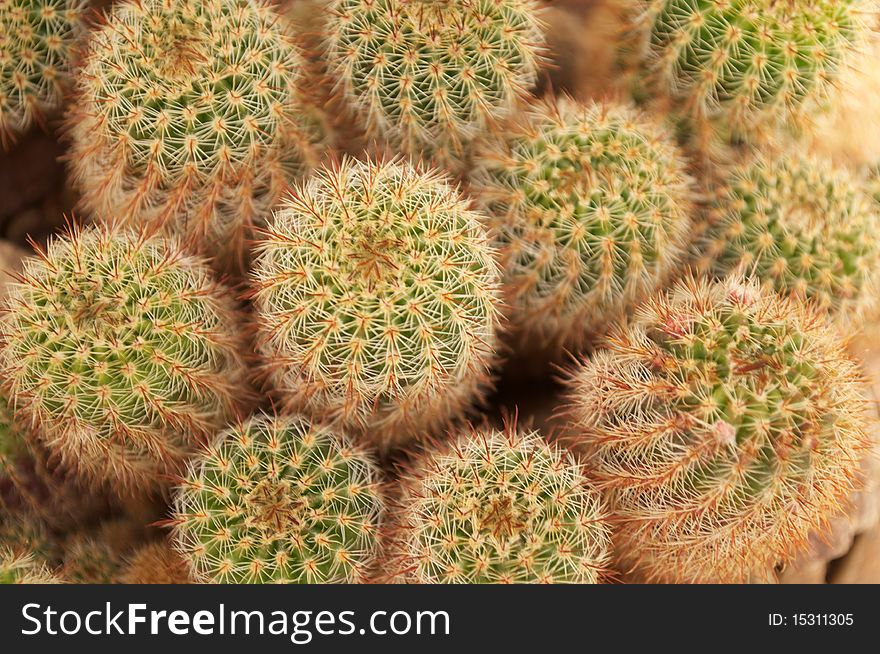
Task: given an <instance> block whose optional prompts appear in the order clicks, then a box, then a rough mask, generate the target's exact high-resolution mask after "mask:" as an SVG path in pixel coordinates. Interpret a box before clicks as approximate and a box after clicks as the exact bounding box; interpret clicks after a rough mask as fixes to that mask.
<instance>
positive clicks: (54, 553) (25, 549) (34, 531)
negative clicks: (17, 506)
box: [0, 511, 59, 561]
mask: <svg viewBox="0 0 880 654" xmlns="http://www.w3.org/2000/svg"><path fill="white" fill-rule="evenodd" d="M0 548H5V549H7V550H9V551H11V552H15V553H18V554H32V555H33V557H34V559H35V560H38V561H53V560H56V559H58V558H59V553H58V548H57V547H56V544H55V542H54V539H52V538H50V536H49V532H48V531H47V530H46V527H45V525H44V524H43V522H42V521H41V520H39V519H38V518H37V517H36V516H34V515H32V514H28V513H24V512H14V513H13V512H10V511H6V512H4V513H3V514H2V517H0Z"/></svg>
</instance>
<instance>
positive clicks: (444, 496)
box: [389, 426, 611, 584]
mask: <svg viewBox="0 0 880 654" xmlns="http://www.w3.org/2000/svg"><path fill="white" fill-rule="evenodd" d="M402 483H403V490H402V494H401V496H400V497H399V498H398V501H399V506H398V507H397V511H396V514H397V515H396V524H395V525H394V527H393V528H392V530H391V534H390V536H389V540H390V542H391V543H392V546H391V548H390V549H391V550H392V552H394V553H395V554H396V555H397V556H396V558H397V567H399V568H400V569H401V571H402V573H403V577H404V579H407V580H409V581H413V582H416V583H470V584H477V583H596V582H598V581H600V580H602V579H603V576H604V574H605V573H606V568H607V564H608V562H609V559H610V551H611V545H610V533H611V529H610V526H609V524H608V522H607V520H606V518H607V516H606V513H605V508H604V505H603V503H602V500H601V498H600V496H599V494H598V492H597V491H595V490H593V489H592V488H591V487H590V485H589V483H588V481H587V479H586V478H585V477H584V471H583V469H582V466H581V465H580V464H579V463H577V462H576V461H575V460H574V458H573V457H572V456H571V454H570V453H568V452H566V451H563V450H560V449H559V448H558V447H556V446H554V445H549V444H548V443H546V442H545V441H544V440H543V439H542V438H541V437H540V435H539V434H538V433H537V432H534V431H518V430H517V429H516V428H515V427H513V426H509V427H507V428H506V429H505V430H504V431H497V430H490V429H482V430H473V431H471V432H470V433H466V434H464V435H463V437H461V438H459V439H458V440H457V441H455V442H454V443H453V444H451V445H448V446H444V447H443V448H442V449H438V450H430V451H427V452H425V453H423V454H422V455H420V456H419V457H418V458H417V459H415V460H414V461H413V463H412V465H411V468H410V469H409V470H408V471H407V472H406V473H405V475H404V478H403V482H402Z"/></svg>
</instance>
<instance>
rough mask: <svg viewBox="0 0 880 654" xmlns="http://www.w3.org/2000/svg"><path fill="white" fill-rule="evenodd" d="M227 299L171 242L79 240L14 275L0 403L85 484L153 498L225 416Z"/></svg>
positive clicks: (74, 236)
mask: <svg viewBox="0 0 880 654" xmlns="http://www.w3.org/2000/svg"><path fill="white" fill-rule="evenodd" d="M229 295H230V292H229V290H228V289H225V288H223V287H221V286H220V285H219V284H217V283H216V282H214V281H213V279H212V277H211V275H210V271H209V270H208V269H207V267H206V266H205V265H204V264H203V262H202V261H201V260H199V259H196V258H194V257H190V256H188V255H185V254H183V253H182V252H181V251H180V249H179V248H178V247H177V245H176V244H174V243H173V242H172V241H167V240H165V239H162V238H158V237H146V236H136V235H134V234H131V233H129V232H126V231H118V230H110V229H106V228H103V227H88V228H85V229H83V230H82V231H79V232H77V231H71V233H70V234H69V235H67V236H63V237H59V238H56V239H55V240H54V241H52V242H51V243H50V245H49V247H48V249H47V250H46V251H45V252H39V256H38V257H33V258H31V259H29V260H27V261H26V262H25V265H24V272H23V274H22V276H21V279H20V281H19V283H17V284H13V285H12V286H11V287H10V288H9V296H8V298H7V299H6V309H7V313H6V314H5V315H4V316H3V319H2V320H0V342H2V352H0V358H2V362H3V366H4V370H5V371H6V375H7V378H6V380H5V382H6V390H7V392H8V393H9V394H10V397H11V398H12V404H13V406H14V407H15V409H16V410H17V411H20V412H21V414H22V417H23V419H25V420H30V421H32V422H34V423H36V424H39V425H41V426H42V427H45V429H43V430H42V431H41V434H40V436H41V438H42V439H43V440H44V441H45V442H46V444H47V445H48V447H49V448H50V449H52V450H53V451H55V452H56V453H57V454H60V456H61V458H62V459H63V460H64V461H65V462H66V463H69V464H70V465H72V466H73V467H76V468H77V469H78V470H80V471H81V472H83V473H85V476H87V477H89V478H91V479H92V480H93V481H96V482H97V481H114V482H116V483H118V484H121V485H123V486H132V485H134V486H146V487H150V486H155V485H156V484H158V483H160V482H161V480H160V479H158V478H157V473H160V474H161V473H163V472H171V471H173V470H174V469H175V468H176V465H179V463H180V460H181V459H182V458H183V457H185V456H186V453H187V452H188V451H189V449H190V448H191V446H192V445H193V444H194V443H195V442H197V441H198V439H199V438H203V437H206V435H207V434H208V433H211V432H212V431H213V429H215V428H216V427H218V426H219V425H221V424H223V423H224V422H225V421H226V420H227V419H228V418H229V417H230V415H232V413H233V410H234V407H235V406H236V400H235V399H234V398H235V397H237V396H239V395H240V394H241V386H242V380H243V378H244V367H243V365H242V363H241V361H240V355H239V354H238V345H239V342H238V341H239V338H238V336H237V335H236V334H235V332H234V331H233V329H232V328H233V324H232V323H233V322H234V307H233V304H232V301H231V300H230V299H229Z"/></svg>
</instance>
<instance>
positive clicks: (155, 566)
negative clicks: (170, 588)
mask: <svg viewBox="0 0 880 654" xmlns="http://www.w3.org/2000/svg"><path fill="white" fill-rule="evenodd" d="M120 583H123V584H189V583H192V582H191V581H190V578H189V569H188V567H187V564H186V561H184V560H183V558H182V557H181V556H180V554H179V553H178V552H177V551H175V550H174V549H173V548H172V547H171V545H170V544H169V543H167V542H166V541H164V540H161V541H154V542H152V543H147V544H146V545H143V546H141V547H139V548H138V549H137V550H135V551H134V553H132V554H131V555H130V556H129V557H128V560H127V561H126V563H125V567H124V568H123V570H122V572H121V574H120Z"/></svg>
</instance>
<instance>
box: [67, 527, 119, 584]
mask: <svg viewBox="0 0 880 654" xmlns="http://www.w3.org/2000/svg"><path fill="white" fill-rule="evenodd" d="M71 541H72V542H71V543H69V544H68V546H67V548H66V549H65V552H64V563H63V565H62V567H61V569H60V571H59V574H60V576H61V577H62V579H64V581H66V582H67V583H70V584H115V583H118V582H119V574H120V569H121V567H122V563H123V559H122V555H121V554H120V553H119V552H117V551H115V550H114V549H113V547H111V546H110V544H109V543H107V542H106V541H104V540H103V539H100V538H92V537H89V536H86V535H78V536H77V537H74V538H73V539H71Z"/></svg>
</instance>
